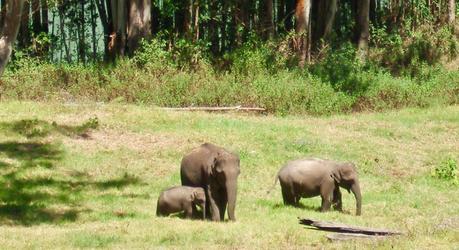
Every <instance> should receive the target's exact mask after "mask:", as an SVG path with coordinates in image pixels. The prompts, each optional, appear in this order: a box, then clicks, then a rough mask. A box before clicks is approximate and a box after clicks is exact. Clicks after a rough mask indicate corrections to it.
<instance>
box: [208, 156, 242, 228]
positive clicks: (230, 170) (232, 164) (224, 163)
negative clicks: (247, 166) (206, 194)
mask: <svg viewBox="0 0 459 250" xmlns="http://www.w3.org/2000/svg"><path fill="white" fill-rule="evenodd" d="M239 174H240V160H239V157H238V156H236V155H234V154H232V153H229V152H227V151H219V152H218V153H217V154H216V155H215V158H214V162H213V164H212V167H211V175H212V176H213V177H214V178H215V179H216V181H217V183H218V184H219V185H220V187H222V188H223V189H224V190H225V192H226V194H225V195H226V198H227V200H228V218H229V219H230V220H232V221H234V220H236V217H235V216H234V211H235V209H236V196H237V178H238V176H239ZM221 216H223V215H221Z"/></svg>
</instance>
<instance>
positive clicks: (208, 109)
mask: <svg viewBox="0 0 459 250" xmlns="http://www.w3.org/2000/svg"><path fill="white" fill-rule="evenodd" d="M161 109H162V110H171V111H256V112H265V111H266V109H264V108H249V107H241V106H234V107H186V108H161Z"/></svg>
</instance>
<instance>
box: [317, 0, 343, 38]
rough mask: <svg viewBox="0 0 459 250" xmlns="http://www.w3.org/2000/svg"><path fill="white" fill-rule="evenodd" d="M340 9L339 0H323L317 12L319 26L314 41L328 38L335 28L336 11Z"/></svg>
mask: <svg viewBox="0 0 459 250" xmlns="http://www.w3.org/2000/svg"><path fill="white" fill-rule="evenodd" d="M337 10H338V0H321V1H320V2H319V6H318V13H317V28H316V32H315V34H316V35H315V38H314V41H316V42H319V41H320V39H327V38H328V36H329V35H330V33H331V31H332V29H333V23H334V22H335V16H336V12H337Z"/></svg>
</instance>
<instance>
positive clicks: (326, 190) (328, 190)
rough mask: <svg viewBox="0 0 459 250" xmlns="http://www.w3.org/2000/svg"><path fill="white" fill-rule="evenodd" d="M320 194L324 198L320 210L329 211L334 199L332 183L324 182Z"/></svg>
mask: <svg viewBox="0 0 459 250" xmlns="http://www.w3.org/2000/svg"><path fill="white" fill-rule="evenodd" d="M320 196H321V198H322V206H321V208H320V211H321V212H326V211H329V210H330V207H331V203H332V200H333V187H332V186H331V185H327V184H323V185H322V187H321V188H320Z"/></svg>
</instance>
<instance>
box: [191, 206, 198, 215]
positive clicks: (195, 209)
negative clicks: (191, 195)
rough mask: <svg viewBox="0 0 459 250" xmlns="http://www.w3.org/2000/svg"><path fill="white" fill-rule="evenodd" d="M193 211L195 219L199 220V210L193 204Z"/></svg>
mask: <svg viewBox="0 0 459 250" xmlns="http://www.w3.org/2000/svg"><path fill="white" fill-rule="evenodd" d="M191 209H192V214H193V218H197V217H198V209H197V208H196V205H195V204H191Z"/></svg>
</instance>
